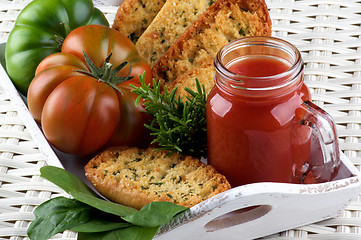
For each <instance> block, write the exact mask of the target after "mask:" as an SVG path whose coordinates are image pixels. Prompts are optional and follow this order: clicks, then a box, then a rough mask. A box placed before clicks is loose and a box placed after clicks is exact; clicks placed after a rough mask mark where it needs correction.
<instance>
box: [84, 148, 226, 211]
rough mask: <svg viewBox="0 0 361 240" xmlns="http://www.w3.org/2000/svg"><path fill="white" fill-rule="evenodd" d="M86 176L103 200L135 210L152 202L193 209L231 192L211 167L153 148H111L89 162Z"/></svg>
mask: <svg viewBox="0 0 361 240" xmlns="http://www.w3.org/2000/svg"><path fill="white" fill-rule="evenodd" d="M85 172H86V176H87V178H88V179H89V181H90V182H91V183H92V184H93V186H94V187H95V188H96V189H97V190H98V191H99V192H100V193H101V194H103V195H104V196H105V197H106V198H108V199H109V200H112V201H114V202H118V203H120V204H124V205H127V206H130V207H134V208H137V209H140V208H142V207H143V206H145V205H146V204H148V203H151V202H154V201H169V202H173V203H176V204H179V205H182V206H185V207H192V206H194V205H196V204H197V203H200V202H202V201H204V200H206V199H208V198H210V197H212V196H214V195H216V194H218V193H221V192H223V191H226V190H228V189H230V188H231V186H230V184H229V183H228V181H227V179H226V178H225V177H224V176H223V175H221V174H219V173H217V172H216V170H215V169H214V168H213V167H212V166H210V165H206V164H204V163H202V162H201V161H199V160H198V159H196V158H193V157H189V156H179V155H177V154H173V155H172V156H170V157H168V152H166V151H154V149H152V148H148V149H138V148H126V147H119V148H110V149H108V150H106V151H104V152H102V153H100V154H99V155H97V156H96V157H94V158H93V159H91V160H90V161H89V163H88V164H87V165H86V166H85Z"/></svg>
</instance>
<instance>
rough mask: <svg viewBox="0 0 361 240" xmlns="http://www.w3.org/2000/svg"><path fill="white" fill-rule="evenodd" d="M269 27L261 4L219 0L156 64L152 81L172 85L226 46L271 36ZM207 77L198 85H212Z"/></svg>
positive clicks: (256, 0) (261, 0) (258, 1)
mask: <svg viewBox="0 0 361 240" xmlns="http://www.w3.org/2000/svg"><path fill="white" fill-rule="evenodd" d="M271 26H272V23H271V20H270V16H269V14H268V9H267V6H266V3H265V2H264V0H218V1H216V2H215V3H214V4H213V5H212V6H210V7H209V8H208V9H207V11H206V12H205V13H204V14H203V15H201V16H200V17H199V18H198V19H197V20H196V21H195V22H194V23H193V24H192V25H191V26H190V27H189V28H187V30H186V31H185V32H184V33H183V34H182V35H181V36H180V37H179V38H178V39H177V41H176V42H175V43H174V44H173V45H172V46H171V47H170V48H169V49H168V50H167V52H166V53H165V54H164V55H163V56H162V57H161V58H160V59H159V60H158V62H157V63H156V64H155V65H154V66H153V68H152V72H153V77H154V78H155V79H156V80H160V81H161V82H162V84H165V83H168V84H171V83H172V82H173V81H176V79H177V78H178V77H180V76H182V75H183V74H188V75H192V71H194V69H195V68H199V67H202V65H204V64H205V63H209V62H211V61H213V59H214V58H215V56H216V54H217V53H218V51H219V50H220V49H221V47H223V46H224V45H226V44H227V43H229V42H231V41H233V40H236V39H238V38H242V37H248V36H270V35H271ZM208 76H209V75H208V74H206V75H205V77H202V75H201V76H199V77H198V78H199V81H200V83H201V84H205V85H207V84H210V85H212V84H214V80H213V77H212V78H211V79H210V78H208ZM191 80H193V81H194V79H191ZM168 86H169V85H168Z"/></svg>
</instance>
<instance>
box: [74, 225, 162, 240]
mask: <svg viewBox="0 0 361 240" xmlns="http://www.w3.org/2000/svg"><path fill="white" fill-rule="evenodd" d="M158 229H159V227H154V228H144V227H138V226H133V227H128V228H122V229H117V230H113V231H109V232H101V233H79V234H78V239H77V240H151V239H153V237H154V236H155V234H156V233H157V232H158Z"/></svg>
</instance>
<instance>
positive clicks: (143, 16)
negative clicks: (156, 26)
mask: <svg viewBox="0 0 361 240" xmlns="http://www.w3.org/2000/svg"><path fill="white" fill-rule="evenodd" d="M165 2H166V0H124V1H123V3H122V4H121V5H120V6H119V8H118V11H117V13H116V15H115V18H114V23H113V25H112V27H113V28H115V29H117V30H118V31H119V32H121V33H122V34H123V35H125V36H127V37H128V38H129V39H130V40H131V41H132V42H133V43H136V42H137V40H138V39H139V37H140V36H141V35H142V34H143V32H144V30H145V29H147V27H148V26H149V24H150V23H151V22H152V21H153V19H154V18H155V16H156V15H157V13H158V12H159V11H160V9H161V8H162V7H163V5H164V3H165Z"/></svg>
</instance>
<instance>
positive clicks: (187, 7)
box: [135, 0, 211, 66]
mask: <svg viewBox="0 0 361 240" xmlns="http://www.w3.org/2000/svg"><path fill="white" fill-rule="evenodd" d="M210 4H211V2H210V0H188V1H184V0H167V2H166V3H165V4H164V5H163V7H162V9H161V10H160V11H159V12H158V14H157V16H156V17H155V18H154V19H153V21H152V23H151V24H150V25H149V26H148V28H147V29H146V30H145V31H144V33H143V34H142V35H141V36H140V38H139V39H138V41H137V43H136V45H135V46H136V48H137V49H138V52H139V54H140V56H142V57H143V58H144V59H145V60H146V61H147V63H148V64H149V65H150V66H153V65H154V64H155V63H156V62H157V61H158V59H159V58H160V57H161V56H162V55H163V54H164V53H165V52H166V51H167V50H168V48H169V47H170V46H171V45H172V44H173V43H174V42H175V41H176V40H177V39H178V37H179V36H180V35H182V33H183V32H184V31H185V30H186V29H187V28H188V27H189V26H190V25H191V24H192V23H193V22H194V21H195V20H196V19H197V18H198V16H200V15H201V14H203V13H204V12H205V11H206V10H207V9H208V7H209V6H210ZM149 43H151V44H149Z"/></svg>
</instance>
